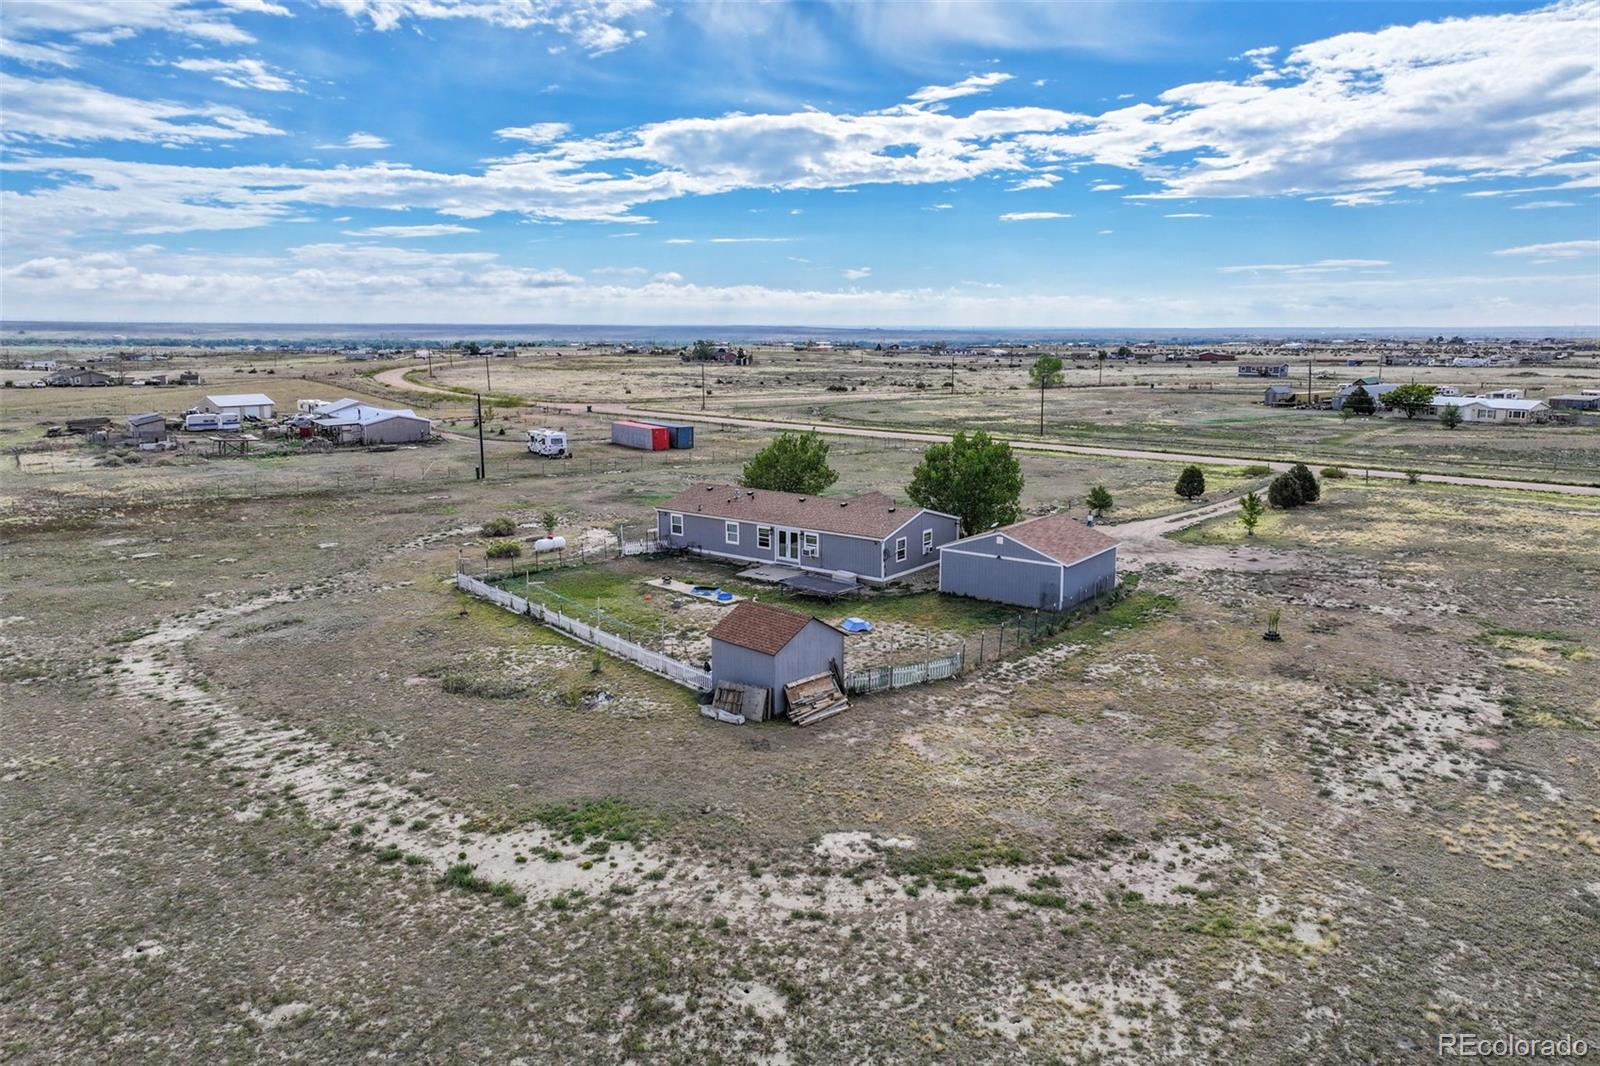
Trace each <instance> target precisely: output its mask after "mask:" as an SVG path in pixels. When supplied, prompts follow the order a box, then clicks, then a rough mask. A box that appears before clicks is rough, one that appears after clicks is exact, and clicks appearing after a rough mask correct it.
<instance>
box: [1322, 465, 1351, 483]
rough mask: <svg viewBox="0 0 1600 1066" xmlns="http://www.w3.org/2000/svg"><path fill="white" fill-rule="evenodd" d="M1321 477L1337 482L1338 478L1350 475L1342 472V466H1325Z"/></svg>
mask: <svg viewBox="0 0 1600 1066" xmlns="http://www.w3.org/2000/svg"><path fill="white" fill-rule="evenodd" d="M1322 476H1323V477H1324V478H1332V479H1333V480H1335V481H1338V480H1339V479H1340V478H1343V477H1349V476H1350V475H1349V474H1346V473H1345V472H1344V467H1342V466H1325V467H1323V468H1322Z"/></svg>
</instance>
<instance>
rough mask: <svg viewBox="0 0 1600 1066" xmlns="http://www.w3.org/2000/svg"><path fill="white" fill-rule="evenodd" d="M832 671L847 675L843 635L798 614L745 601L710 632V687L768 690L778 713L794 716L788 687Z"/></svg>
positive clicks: (828, 626)
mask: <svg viewBox="0 0 1600 1066" xmlns="http://www.w3.org/2000/svg"><path fill="white" fill-rule="evenodd" d="M826 673H832V674H834V675H835V677H837V678H839V679H841V680H842V679H843V677H844V633H842V632H840V631H839V630H838V629H835V628H834V627H833V626H831V625H829V624H828V623H826V622H824V621H822V620H821V619H820V618H813V617H811V616H810V615H804V614H800V613H798V612H796V611H789V610H785V609H784V608H782V607H772V606H769V605H767V604H764V603H754V602H749V603H741V604H739V605H738V606H737V607H734V608H733V609H732V610H731V611H729V612H728V614H727V616H726V617H725V618H723V619H722V621H720V622H718V623H717V625H716V627H715V628H713V629H712V630H711V684H712V686H713V687H715V686H717V685H720V684H737V685H753V686H755V687H757V688H763V689H766V690H767V692H768V693H769V695H770V700H771V707H772V710H773V713H774V715H785V714H787V713H788V712H789V701H788V699H787V697H786V696H785V695H784V691H783V687H784V686H785V685H787V684H789V683H791V682H794V681H800V680H802V679H804V678H808V677H813V676H815V675H817V674H826Z"/></svg>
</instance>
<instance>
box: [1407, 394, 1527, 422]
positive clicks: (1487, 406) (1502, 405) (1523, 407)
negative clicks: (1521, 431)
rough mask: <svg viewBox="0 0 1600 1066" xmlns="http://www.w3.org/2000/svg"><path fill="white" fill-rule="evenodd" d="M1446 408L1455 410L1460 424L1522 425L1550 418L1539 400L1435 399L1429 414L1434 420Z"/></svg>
mask: <svg viewBox="0 0 1600 1066" xmlns="http://www.w3.org/2000/svg"><path fill="white" fill-rule="evenodd" d="M1446 407H1456V408H1459V409H1460V411H1461V420H1462V421H1463V422H1493V423H1510V424H1512V425H1526V424H1527V423H1529V422H1543V421H1545V420H1546V419H1547V418H1549V417H1550V405H1549V404H1547V403H1545V402H1544V401H1543V400H1501V399H1495V398H1493V397H1489V396H1435V397H1434V398H1433V406H1432V407H1431V408H1430V410H1431V412H1432V414H1433V415H1434V416H1435V417H1437V416H1438V415H1439V413H1440V412H1442V411H1443V410H1444V409H1445V408H1446Z"/></svg>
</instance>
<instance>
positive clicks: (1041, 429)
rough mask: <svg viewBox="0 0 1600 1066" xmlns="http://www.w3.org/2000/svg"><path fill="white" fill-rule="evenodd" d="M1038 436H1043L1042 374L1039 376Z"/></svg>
mask: <svg viewBox="0 0 1600 1066" xmlns="http://www.w3.org/2000/svg"><path fill="white" fill-rule="evenodd" d="M1039 436H1041V437H1042V436H1044V376H1043V375H1040V377H1039Z"/></svg>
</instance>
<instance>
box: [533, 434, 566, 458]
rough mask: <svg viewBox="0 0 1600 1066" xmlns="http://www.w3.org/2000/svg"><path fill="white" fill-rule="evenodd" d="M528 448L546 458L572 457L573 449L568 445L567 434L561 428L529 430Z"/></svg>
mask: <svg viewBox="0 0 1600 1066" xmlns="http://www.w3.org/2000/svg"><path fill="white" fill-rule="evenodd" d="M528 450H529V451H530V452H532V453H533V454H534V455H542V456H544V457H545V458H546V459H571V458H572V449H571V448H568V447H567V434H566V431H565V430H560V429H530V430H528Z"/></svg>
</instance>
